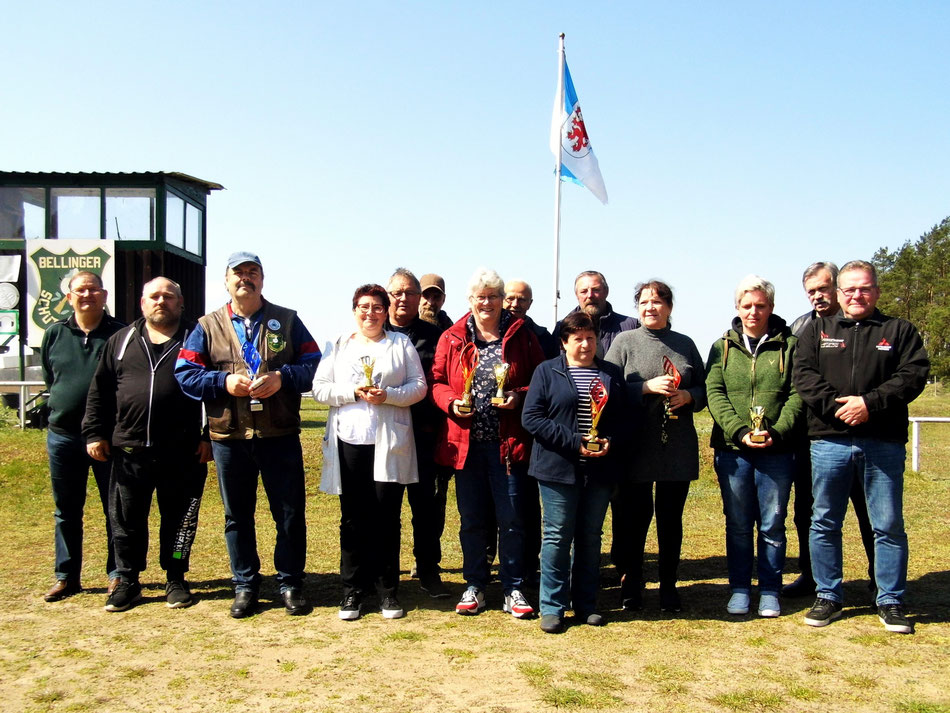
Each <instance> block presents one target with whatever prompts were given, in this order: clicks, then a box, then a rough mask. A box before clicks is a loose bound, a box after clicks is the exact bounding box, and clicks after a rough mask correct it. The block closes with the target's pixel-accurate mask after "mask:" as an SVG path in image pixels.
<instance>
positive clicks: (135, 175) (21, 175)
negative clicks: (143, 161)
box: [0, 171, 224, 193]
mask: <svg viewBox="0 0 950 713" xmlns="http://www.w3.org/2000/svg"><path fill="white" fill-rule="evenodd" d="M85 177H97V178H107V179H112V180H110V181H109V182H110V183H112V182H114V181H115V180H116V179H143V178H151V179H156V178H173V179H175V180H178V181H183V182H185V183H191V184H193V185H195V186H198V187H200V188H203V189H204V190H205V191H206V192H209V193H210V192H211V191H221V190H224V186H222V185H221V184H220V183H215V182H214V181H205V180H204V179H202V178H195V177H194V176H189V175H188V174H187V173H180V172H178V171H138V172H123V171H116V172H109V171H72V172H64V171H0V183H14V182H19V181H22V182H30V183H36V182H43V183H47V182H50V181H51V180H54V179H60V178H62V179H77V178H85Z"/></svg>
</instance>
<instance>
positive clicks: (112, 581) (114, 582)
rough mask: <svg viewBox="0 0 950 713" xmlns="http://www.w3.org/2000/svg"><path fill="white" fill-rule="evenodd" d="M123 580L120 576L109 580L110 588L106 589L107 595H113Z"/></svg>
mask: <svg viewBox="0 0 950 713" xmlns="http://www.w3.org/2000/svg"><path fill="white" fill-rule="evenodd" d="M121 581H122V580H121V579H119V578H118V577H113V578H112V579H110V580H109V586H108V588H107V589H106V596H107V597H111V596H112V593H113V592H114V591H115V588H116V587H118V586H119V582H121Z"/></svg>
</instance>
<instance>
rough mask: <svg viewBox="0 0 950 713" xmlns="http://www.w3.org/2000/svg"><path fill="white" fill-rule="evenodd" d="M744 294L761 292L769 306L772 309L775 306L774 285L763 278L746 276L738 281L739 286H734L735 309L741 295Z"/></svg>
mask: <svg viewBox="0 0 950 713" xmlns="http://www.w3.org/2000/svg"><path fill="white" fill-rule="evenodd" d="M746 292H762V293H764V294H765V297H766V299H768V301H769V305H770V306H772V307H774V306H775V285H773V284H772V283H771V282H769V281H768V280H766V279H765V278H764V277H759V276H758V275H746V276H745V277H743V278H742V279H741V280H739V284H738V285H737V286H736V307H738V306H739V302H740V301H741V300H742V295H744V294H745V293H746Z"/></svg>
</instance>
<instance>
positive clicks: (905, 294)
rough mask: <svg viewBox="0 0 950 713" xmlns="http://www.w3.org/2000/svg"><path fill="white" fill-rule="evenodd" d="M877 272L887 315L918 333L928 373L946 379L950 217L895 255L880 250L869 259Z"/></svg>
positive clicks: (949, 350) (948, 365)
mask: <svg viewBox="0 0 950 713" xmlns="http://www.w3.org/2000/svg"><path fill="white" fill-rule="evenodd" d="M872 262H873V263H874V267H876V268H877V270H878V282H879V284H880V286H881V299H880V302H878V308H879V309H880V310H881V311H882V312H884V313H885V314H889V315H891V316H894V317H902V318H904V319H906V320H908V321H910V322H911V323H912V324H914V325H915V326H916V327H917V329H918V330H920V333H921V336H923V338H924V344H926V346H927V352H928V354H929V355H930V361H931V370H930V374H931V376H933V377H936V378H937V379H940V380H944V379H946V378H947V377H950V217H948V218H944V220H943V222H941V223H940V224H939V225H936V226H934V227H933V228H932V229H931V230H930V232H928V233H925V234H924V235H922V236H921V237H920V238H919V239H918V240H917V242H914V243H912V242H911V241H909V240H908V241H907V242H906V243H904V244H903V245H902V246H901V247H900V248H899V249H898V250H895V251H893V252H891V251H889V250H887V248H881V249H880V250H878V251H877V252H876V253H875V254H874V258H873V260H872Z"/></svg>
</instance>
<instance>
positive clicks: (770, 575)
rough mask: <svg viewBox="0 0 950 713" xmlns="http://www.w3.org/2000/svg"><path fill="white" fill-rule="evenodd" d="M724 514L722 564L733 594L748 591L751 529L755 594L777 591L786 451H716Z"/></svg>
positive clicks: (787, 487)
mask: <svg viewBox="0 0 950 713" xmlns="http://www.w3.org/2000/svg"><path fill="white" fill-rule="evenodd" d="M714 463H715V468H716V475H717V476H719V490H720V491H721V492H722V511H723V513H724V514H725V516H726V562H727V565H728V567H729V587H730V588H731V589H732V591H733V592H745V593H746V594H748V593H749V591H750V590H751V589H752V559H753V543H752V531H753V528H754V527H755V525H756V524H758V527H759V536H758V542H757V545H758V551H759V556H758V561H757V569H758V575H759V592H760V593H762V592H769V593H771V594H778V593H779V592H780V591H781V589H782V568H783V567H784V566H785V546H786V540H785V514H786V512H787V511H788V496H789V494H790V492H791V489H792V479H793V477H794V461H793V457H792V454H791V453H767V452H763V453H759V452H752V451H750V450H744V451H742V452H735V451H718V450H717V451H716V455H715V461H714Z"/></svg>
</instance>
